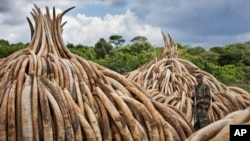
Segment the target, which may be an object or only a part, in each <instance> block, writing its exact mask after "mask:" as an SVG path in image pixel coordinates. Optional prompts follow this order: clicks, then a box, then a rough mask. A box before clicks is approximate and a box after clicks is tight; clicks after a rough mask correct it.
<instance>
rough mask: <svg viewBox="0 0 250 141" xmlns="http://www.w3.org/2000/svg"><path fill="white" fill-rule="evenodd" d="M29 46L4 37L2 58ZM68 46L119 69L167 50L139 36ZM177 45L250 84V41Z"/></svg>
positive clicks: (217, 72) (226, 76)
mask: <svg viewBox="0 0 250 141" xmlns="http://www.w3.org/2000/svg"><path fill="white" fill-rule="evenodd" d="M27 46H28V43H26V44H24V43H17V44H9V42H8V41H6V40H0V58H4V57H7V56H8V55H10V54H11V53H13V52H15V51H17V50H20V49H23V48H26V47H27ZM67 47H68V48H69V49H70V51H71V52H72V53H75V54H77V55H79V56H81V57H83V58H85V59H88V60H92V61H94V62H96V63H98V64H101V65H103V66H106V67H108V68H110V69H112V70H114V71H117V72H119V73H126V72H129V71H132V70H135V69H137V68H138V67H140V66H141V65H143V64H145V63H147V62H149V61H151V60H153V59H154V58H155V57H158V56H159V55H160V54H161V52H162V51H163V47H155V46H152V45H151V43H150V42H148V41H147V40H136V41H134V42H132V44H127V45H122V46H117V45H115V46H114V45H113V44H112V43H111V42H107V41H105V39H103V38H101V39H100V40H99V41H98V42H97V43H96V44H95V46H84V45H81V44H78V45H74V44H71V43H68V44H67ZM177 47H178V49H179V51H180V52H181V57H182V58H183V59H186V60H189V61H191V62H192V63H194V64H195V65H197V66H198V67H199V68H201V69H203V70H205V71H207V72H209V73H210V74H212V75H213V76H215V77H216V78H217V79H218V80H219V81H221V82H223V83H245V84H249V82H250V42H245V43H235V44H229V45H225V46H217V47H212V48H210V49H209V50H205V49H204V48H203V47H200V46H198V47H190V46H186V45H181V44H178V43H177Z"/></svg>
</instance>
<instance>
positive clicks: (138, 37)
mask: <svg viewBox="0 0 250 141" xmlns="http://www.w3.org/2000/svg"><path fill="white" fill-rule="evenodd" d="M146 40H148V39H147V37H144V36H135V37H134V38H132V39H131V40H130V42H138V41H146Z"/></svg>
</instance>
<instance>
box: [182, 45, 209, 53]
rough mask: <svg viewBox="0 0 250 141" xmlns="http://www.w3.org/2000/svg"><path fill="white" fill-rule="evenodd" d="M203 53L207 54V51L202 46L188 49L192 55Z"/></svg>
mask: <svg viewBox="0 0 250 141" xmlns="http://www.w3.org/2000/svg"><path fill="white" fill-rule="evenodd" d="M203 52H206V50H205V49H204V48H202V47H200V46H197V47H192V48H187V53H189V54H191V55H200V54H201V53H203Z"/></svg>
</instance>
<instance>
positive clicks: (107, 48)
mask: <svg viewBox="0 0 250 141" xmlns="http://www.w3.org/2000/svg"><path fill="white" fill-rule="evenodd" d="M94 51H95V53H96V57H97V58H104V57H105V55H107V54H113V46H112V45H111V44H110V43H109V42H106V41H105V39H104V38H100V40H99V41H98V42H97V43H96V44H95V48H94Z"/></svg>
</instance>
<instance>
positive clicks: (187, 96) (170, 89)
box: [125, 33, 250, 122]
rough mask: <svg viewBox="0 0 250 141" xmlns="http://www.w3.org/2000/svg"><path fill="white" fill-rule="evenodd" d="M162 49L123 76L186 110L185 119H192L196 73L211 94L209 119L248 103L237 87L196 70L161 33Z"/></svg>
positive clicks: (162, 100)
mask: <svg viewBox="0 0 250 141" xmlns="http://www.w3.org/2000/svg"><path fill="white" fill-rule="evenodd" d="M162 34H163V39H164V43H165V50H164V52H163V53H162V55H161V56H160V58H155V59H154V60H153V61H151V62H149V63H147V64H144V65H143V66H141V67H140V68H138V69H137V70H134V71H132V72H129V73H127V74H126V75H125V76H126V77H127V78H128V79H131V80H133V81H135V82H137V83H139V84H140V85H141V86H143V87H144V88H146V89H147V90H148V92H149V95H148V97H150V98H151V99H153V100H156V101H158V102H160V103H164V104H166V105H172V106H174V107H176V108H177V109H179V110H181V111H182V112H183V113H185V115H186V118H187V119H188V121H190V122H191V121H193V116H192V115H193V108H192V105H193V101H192V99H191V96H192V95H193V92H194V85H196V83H197V82H196V79H195V76H196V75H197V74H203V75H204V83H206V84H208V85H209V87H210V89H211V93H212V101H213V102H212V107H211V110H210V111H209V117H210V121H211V122H214V121H216V120H218V119H221V118H222V117H224V116H225V115H227V114H228V113H231V112H233V111H236V110H240V109H244V108H246V107H247V106H250V95H249V93H248V92H246V91H245V90H243V89H241V88H238V87H230V86H226V85H224V84H223V83H221V82H219V81H218V80H217V79H216V78H214V77H213V76H212V75H211V74H209V73H207V72H205V71H203V70H201V69H199V68H198V67H197V66H196V65H194V64H193V63H191V62H189V61H187V60H184V59H181V58H180V53H179V52H178V50H177V46H176V45H175V44H174V41H173V39H172V38H171V37H170V36H169V41H168V40H167V38H166V36H165V34H164V33H162Z"/></svg>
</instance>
